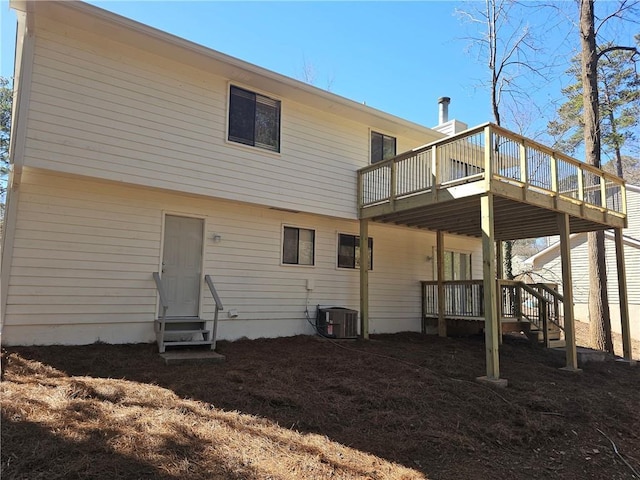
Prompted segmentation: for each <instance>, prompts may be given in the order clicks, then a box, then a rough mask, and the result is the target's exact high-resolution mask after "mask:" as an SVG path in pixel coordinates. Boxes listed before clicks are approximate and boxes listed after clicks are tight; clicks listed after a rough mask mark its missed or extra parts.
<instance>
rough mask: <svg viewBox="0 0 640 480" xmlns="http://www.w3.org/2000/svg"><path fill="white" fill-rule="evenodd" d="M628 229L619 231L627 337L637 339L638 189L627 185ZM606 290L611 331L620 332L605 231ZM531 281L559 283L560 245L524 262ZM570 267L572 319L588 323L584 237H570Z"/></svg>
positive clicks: (639, 302)
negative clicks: (627, 300) (572, 299)
mask: <svg viewBox="0 0 640 480" xmlns="http://www.w3.org/2000/svg"><path fill="white" fill-rule="evenodd" d="M627 212H628V217H627V220H628V222H629V224H628V227H627V228H625V229H624V230H623V235H624V236H623V243H624V255H625V267H626V273H627V285H628V287H627V290H628V297H629V315H630V328H631V336H632V337H633V338H635V339H637V340H640V186H638V185H627ZM605 249H606V257H607V287H608V294H609V309H610V312H611V328H612V330H613V331H615V332H620V303H619V302H620V300H619V296H618V274H617V269H616V252H615V246H614V235H613V233H611V232H608V231H605ZM527 264H528V265H529V270H531V277H532V279H533V280H534V281H543V282H552V283H559V284H562V274H561V266H560V244H559V243H554V244H552V245H550V246H549V247H548V248H546V249H544V250H542V251H540V252H539V253H537V254H536V255H534V256H532V257H531V258H529V259H528V260H527ZM571 264H572V276H573V295H574V304H575V307H574V309H575V317H576V319H577V320H580V321H583V322H588V321H589V259H588V251H587V235H586V233H579V234H575V235H572V236H571Z"/></svg>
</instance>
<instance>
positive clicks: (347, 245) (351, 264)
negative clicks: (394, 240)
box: [338, 233, 373, 270]
mask: <svg viewBox="0 0 640 480" xmlns="http://www.w3.org/2000/svg"><path fill="white" fill-rule="evenodd" d="M338 267H340V268H360V237H359V236H357V235H347V234H345V233H341V234H339V235H338ZM372 269H373V238H371V237H369V270H372Z"/></svg>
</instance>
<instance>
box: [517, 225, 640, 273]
mask: <svg viewBox="0 0 640 480" xmlns="http://www.w3.org/2000/svg"><path fill="white" fill-rule="evenodd" d="M604 237H605V239H607V240H611V241H612V242H613V241H615V235H614V234H613V232H611V231H609V230H605V232H604ZM569 239H570V242H569V243H570V245H571V248H573V247H575V246H577V245H580V244H581V243H584V242H586V241H587V234H586V233H574V234H573V235H571V236H570V237H569ZM622 243H623V244H624V245H628V246H630V247H632V248H636V249H638V250H640V240H638V239H636V238H633V237H631V236H628V235H623V236H622ZM559 255H560V242H556V243H554V244H552V245H550V246H548V247H547V248H545V249H544V250H541V251H539V252H538V253H536V254H535V255H532V256H531V257H529V258H527V259H526V260H525V261H524V263H526V264H528V265H531V266H532V267H533V268H539V267H540V266H541V264H543V263H546V262H548V261H549V260H551V259H552V258H556V257H558V256H559Z"/></svg>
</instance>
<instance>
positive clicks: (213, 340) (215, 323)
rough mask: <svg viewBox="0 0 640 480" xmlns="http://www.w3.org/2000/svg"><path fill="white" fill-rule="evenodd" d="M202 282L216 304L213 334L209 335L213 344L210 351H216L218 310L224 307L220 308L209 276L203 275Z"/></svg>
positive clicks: (218, 298) (220, 305)
mask: <svg viewBox="0 0 640 480" xmlns="http://www.w3.org/2000/svg"><path fill="white" fill-rule="evenodd" d="M204 281H205V282H206V283H207V285H208V287H209V291H210V292H211V295H212V296H213V301H214V302H215V304H216V308H215V311H214V314H213V332H212V334H211V336H212V338H211V340H212V342H213V344H212V345H211V349H212V350H215V349H216V340H217V335H218V312H219V311H220V310H223V309H224V307H223V306H222V300H220V297H219V296H218V292H217V290H216V287H215V285H214V284H213V280H212V278H211V275H205V276H204Z"/></svg>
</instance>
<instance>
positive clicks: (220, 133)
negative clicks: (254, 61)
mask: <svg viewBox="0 0 640 480" xmlns="http://www.w3.org/2000/svg"><path fill="white" fill-rule="evenodd" d="M38 28H39V30H38V36H37V38H36V48H35V61H34V62H35V64H34V67H33V80H32V90H31V104H30V110H29V115H28V133H27V142H26V153H25V159H24V162H25V165H27V166H34V167H39V168H46V169H51V170H55V171H60V172H67V173H74V174H80V175H86V176H93V177H97V178H102V179H108V180H115V181H122V182H128V183H134V184H139V185H145V186H151V187H159V188H164V189H169V190H175V191H182V192H188V193H194V194H199V195H207V196H213V197H219V198H224V199H230V200H238V201H243V202H249V203H254V204H260V205H268V206H275V207H282V208H293V209H296V210H300V211H305V212H311V213H319V214H325V215H334V216H340V217H346V218H356V216H357V215H356V173H355V172H356V169H358V168H360V167H363V166H365V165H366V164H367V163H368V157H369V127H370V126H369V125H365V124H361V123H356V122H352V121H350V120H348V119H345V118H344V117H340V116H337V115H332V114H329V113H327V112H324V111H320V110H317V109H312V108H309V107H306V106H304V105H301V104H299V103H296V102H294V101H291V100H288V99H287V98H286V97H284V98H283V97H278V98H281V100H282V132H281V153H280V154H274V153H271V152H267V151H265V150H261V149H257V148H254V147H247V146H244V145H238V144H234V143H231V142H227V141H226V140H225V139H226V123H227V121H226V117H227V113H226V112H227V90H228V81H227V79H225V78H222V77H220V76H216V75H214V74H211V73H208V72H205V71H202V70H197V69H195V68H192V67H187V66H185V65H182V64H179V63H177V62H172V61H169V60H167V59H164V58H160V57H157V56H153V55H150V54H149V53H145V52H142V51H139V50H136V49H135V48H133V47H129V46H125V45H122V44H119V43H117V42H116V41H114V40H110V39H106V38H104V37H101V36H97V35H94V34H91V33H88V32H86V31H81V30H77V29H74V28H72V27H68V26H66V27H64V31H57V30H56V29H57V28H58V29H59V28H61V27H56V26H55V25H51V24H47V23H46V21H44V20H43V21H42V22H40V23H39V24H38ZM239 85H240V86H243V85H242V84H241V83H240V84H239ZM247 87H248V88H252V86H251V85H248V86H247ZM263 93H265V94H266V95H272V93H271V92H268V91H267V92H263ZM276 97H277V96H276ZM383 133H390V134H393V135H396V133H394V132H383ZM417 136H418V134H416V137H417ZM426 141H427V139H424V138H408V137H403V136H400V135H398V153H400V152H402V151H405V150H408V149H411V148H413V147H415V146H417V145H421V144H423V143H425V142H426Z"/></svg>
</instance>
